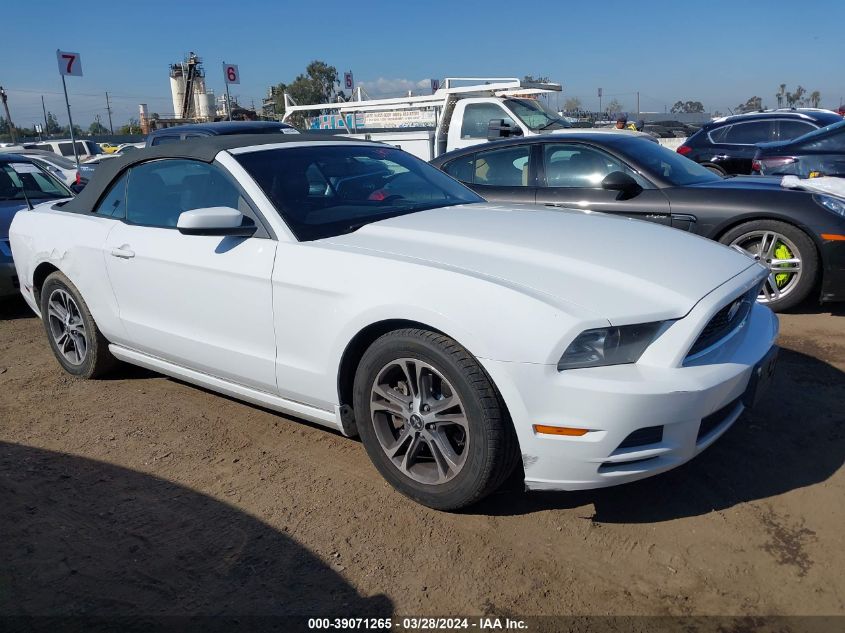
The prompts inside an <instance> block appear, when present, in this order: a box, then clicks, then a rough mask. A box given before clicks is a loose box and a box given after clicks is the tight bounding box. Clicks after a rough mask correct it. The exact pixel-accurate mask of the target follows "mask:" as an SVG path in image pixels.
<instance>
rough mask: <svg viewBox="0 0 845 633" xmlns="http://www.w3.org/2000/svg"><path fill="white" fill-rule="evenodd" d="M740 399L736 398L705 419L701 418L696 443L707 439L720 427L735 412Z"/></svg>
mask: <svg viewBox="0 0 845 633" xmlns="http://www.w3.org/2000/svg"><path fill="white" fill-rule="evenodd" d="M741 399H742V398H737V399H736V400H733V401H731V402H730V403H728V404H726V405H725V406H724V407H722V408H721V409H719V410H718V411H715V412H713V413H711V414H710V415H708V416H707V417H704V418H701V426H699V427H698V437H697V438H696V442H699V441H701V439H702V438H704V437H707V436H708V435H710V433H712V432H713V431H714V430H716V429H717V428H718V427H719V426H721V425H722V424H723V423H724V422H725V420H727V419H728V418H729V417H730V416H731V414H732V413H733V412H734V411H735V410H736V406H737V404H739V401H740V400H741Z"/></svg>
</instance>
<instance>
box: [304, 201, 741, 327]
mask: <svg viewBox="0 0 845 633" xmlns="http://www.w3.org/2000/svg"><path fill="white" fill-rule="evenodd" d="M321 243H322V244H323V245H324V246H327V247H331V248H342V249H347V250H351V249H354V250H356V251H358V252H361V251H364V252H367V253H368V254H371V255H376V256H381V257H386V258H393V259H401V260H405V261H412V262H415V263H423V264H425V265H430V266H436V267H439V268H447V269H451V270H454V271H456V272H460V273H464V274H469V275H472V276H476V277H480V278H483V279H487V280H492V281H495V282H498V283H502V284H505V285H508V286H510V287H512V288H516V289H519V290H522V291H525V292H528V293H530V294H532V295H533V296H536V297H538V298H540V299H541V300H544V301H546V302H548V303H549V304H551V305H555V306H558V307H560V308H561V309H563V310H570V311H572V312H579V313H581V314H584V313H585V312H589V313H590V314H591V315H592V316H594V317H601V318H604V319H607V320H608V321H610V322H611V323H612V324H614V325H625V324H630V323H637V322H648V321H658V320H664V319H676V318H680V317H682V316H684V315H685V314H687V313H688V312H689V311H690V310H691V309H692V307H693V306H694V305H695V304H696V303H697V302H698V301H699V300H700V299H701V298H702V297H704V296H705V295H706V294H708V293H709V292H711V291H712V290H713V289H715V288H717V287H718V286H720V285H722V284H723V283H725V282H726V281H728V280H729V279H731V278H732V277H734V276H736V275H738V274H739V273H741V272H742V271H743V270H746V269H747V268H749V267H750V266H754V265H756V264H755V263H754V262H753V261H752V260H751V259H750V258H748V257H747V256H745V255H742V254H741V253H738V252H736V251H734V250H731V249H728V248H726V247H724V246H721V245H719V244H717V243H715V242H711V241H709V240H706V239H704V238H701V237H698V236H695V235H691V234H688V233H683V232H681V231H679V230H677V229H671V228H668V227H663V226H658V225H656V224H651V223H649V222H644V221H640V220H631V219H628V218H623V217H620V216H610V215H604V214H595V213H589V212H585V211H582V210H575V209H555V210H550V209H548V208H545V207H539V206H527V205H526V206H520V205H497V204H491V203H485V204H471V205H460V206H454V207H446V208H438V209H432V210H429V211H422V212H419V213H412V214H408V215H404V216H400V217H396V218H391V219H387V220H382V221H380V222H375V223H372V224H368V225H366V226H364V227H362V228H360V229H358V230H357V231H355V232H354V233H349V234H346V235H340V236H336V237H332V238H327V239H325V240H322V241H321Z"/></svg>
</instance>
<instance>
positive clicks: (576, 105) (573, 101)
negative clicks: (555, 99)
mask: <svg viewBox="0 0 845 633" xmlns="http://www.w3.org/2000/svg"><path fill="white" fill-rule="evenodd" d="M583 107H584V106H583V105H582V104H581V100H580V99H579V98H578V97H569V99H567V100H566V101H564V102H563V109H564V110H565V111H566V112H577V111H578V110H581V109H583Z"/></svg>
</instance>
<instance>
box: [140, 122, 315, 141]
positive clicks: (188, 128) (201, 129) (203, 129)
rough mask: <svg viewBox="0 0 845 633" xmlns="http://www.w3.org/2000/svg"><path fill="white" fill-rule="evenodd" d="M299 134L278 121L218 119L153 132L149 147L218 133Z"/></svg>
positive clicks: (149, 138)
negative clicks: (216, 120)
mask: <svg viewBox="0 0 845 633" xmlns="http://www.w3.org/2000/svg"><path fill="white" fill-rule="evenodd" d="M280 132H281V133H282V134H298V133H299V132H298V131H297V129H296V128H295V127H292V126H290V125H288V124H287V123H279V122H278V121H218V122H216V123H192V124H189V125H176V126H173V127H166V128H163V129H161V130H156V131H154V132H151V133H150V135H149V136H147V145H146V146H147V147H152V146H153V145H164V144H165V143H178V142H179V141H184V140H186V139H190V138H199V137H203V136H217V135H218V134H279V133H280Z"/></svg>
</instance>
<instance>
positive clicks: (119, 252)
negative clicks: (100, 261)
mask: <svg viewBox="0 0 845 633" xmlns="http://www.w3.org/2000/svg"><path fill="white" fill-rule="evenodd" d="M111 255H112V257H120V258H121V259H132V258H133V257H135V251H133V250H132V249H130V248H129V244H124V245H123V246H121V247H120V248H113V249H111Z"/></svg>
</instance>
